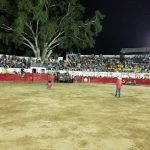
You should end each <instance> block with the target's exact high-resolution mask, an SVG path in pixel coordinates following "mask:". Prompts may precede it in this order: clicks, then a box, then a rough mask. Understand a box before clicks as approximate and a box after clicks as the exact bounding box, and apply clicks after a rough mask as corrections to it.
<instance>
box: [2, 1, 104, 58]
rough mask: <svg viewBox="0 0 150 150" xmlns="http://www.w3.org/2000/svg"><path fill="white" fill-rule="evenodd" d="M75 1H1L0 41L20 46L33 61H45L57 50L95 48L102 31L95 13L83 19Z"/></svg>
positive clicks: (82, 11) (99, 15)
mask: <svg viewBox="0 0 150 150" xmlns="http://www.w3.org/2000/svg"><path fill="white" fill-rule="evenodd" d="M84 12H85V8H84V7H83V6H82V5H81V4H80V3H79V2H78V0H15V1H12V0H7V1H6V0H1V1H0V13H1V17H0V29H1V32H0V40H1V41H2V42H3V43H5V44H6V45H10V44H11V43H14V44H15V45H16V46H17V45H19V46H20V45H24V46H26V47H27V48H29V49H30V50H32V51H33V53H34V55H35V57H38V58H42V59H45V58H48V57H50V56H51V54H52V52H53V50H54V49H55V48H56V47H57V48H60V49H64V50H67V51H69V50H74V49H80V50H81V49H86V48H92V47H94V45H95V38H96V36H97V35H98V33H99V32H101V30H102V25H101V22H102V19H103V18H104V15H102V14H101V13H100V12H99V11H96V12H95V15H94V16H93V17H92V18H91V19H87V18H86V19H85V18H84Z"/></svg>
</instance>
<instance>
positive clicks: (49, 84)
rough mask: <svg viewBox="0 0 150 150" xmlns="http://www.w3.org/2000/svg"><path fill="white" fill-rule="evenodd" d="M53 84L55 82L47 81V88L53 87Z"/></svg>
mask: <svg viewBox="0 0 150 150" xmlns="http://www.w3.org/2000/svg"><path fill="white" fill-rule="evenodd" d="M52 85H53V84H52V81H51V80H49V81H48V83H47V88H48V89H51V88H52Z"/></svg>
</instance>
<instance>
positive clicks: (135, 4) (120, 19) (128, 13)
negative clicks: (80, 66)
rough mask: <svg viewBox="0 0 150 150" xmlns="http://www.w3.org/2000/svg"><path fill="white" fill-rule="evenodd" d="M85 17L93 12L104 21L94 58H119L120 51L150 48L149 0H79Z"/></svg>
mask: <svg viewBox="0 0 150 150" xmlns="http://www.w3.org/2000/svg"><path fill="white" fill-rule="evenodd" d="M80 2H81V3H82V4H83V5H84V6H85V7H86V14H85V15H86V17H91V16H92V15H93V14H94V11H95V10H99V11H101V12H102V13H103V14H104V15H105V16H106V17H105V19H104V21H103V31H102V32H101V33H100V34H99V36H98V38H97V40H96V46H95V50H94V53H95V54H100V53H101V54H119V51H120V50H121V48H134V47H149V46H150V0H80Z"/></svg>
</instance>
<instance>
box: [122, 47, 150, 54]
mask: <svg viewBox="0 0 150 150" xmlns="http://www.w3.org/2000/svg"><path fill="white" fill-rule="evenodd" d="M120 53H122V54H129V53H133V54H136V53H150V47H140V48H122V49H121V51H120Z"/></svg>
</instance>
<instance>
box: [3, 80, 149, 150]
mask: <svg viewBox="0 0 150 150" xmlns="http://www.w3.org/2000/svg"><path fill="white" fill-rule="evenodd" d="M114 90H115V87H114V85H108V84H63V83H62V84H55V85H54V86H53V88H52V89H51V90H48V89H46V86H45V84H16V83H15V84H14V83H0V150H150V87H142V86H124V87H123V89H122V95H121V98H115V97H114Z"/></svg>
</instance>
